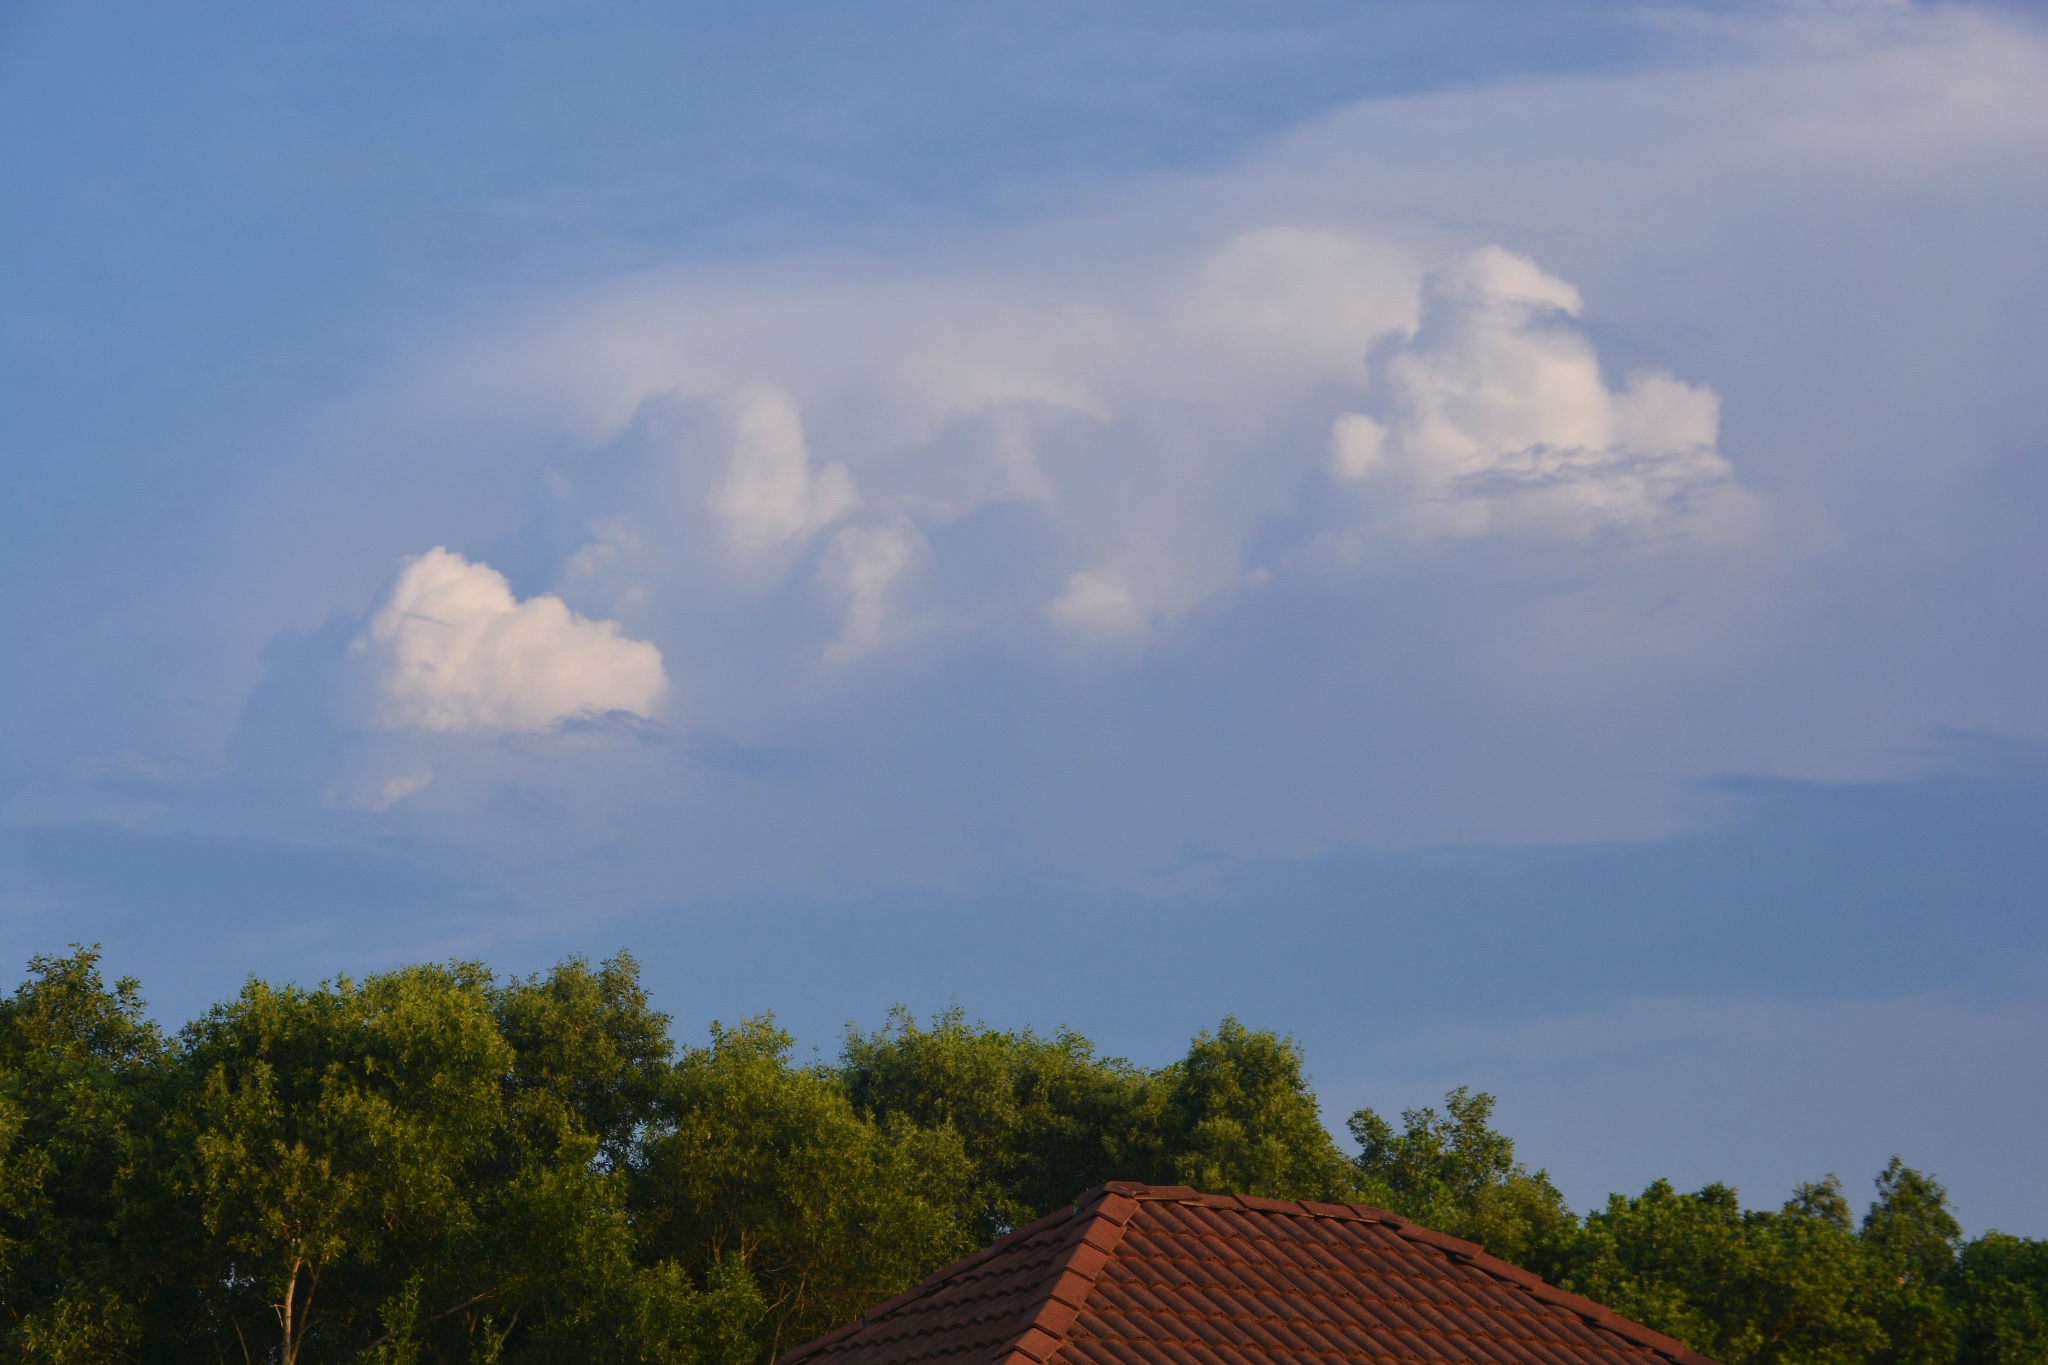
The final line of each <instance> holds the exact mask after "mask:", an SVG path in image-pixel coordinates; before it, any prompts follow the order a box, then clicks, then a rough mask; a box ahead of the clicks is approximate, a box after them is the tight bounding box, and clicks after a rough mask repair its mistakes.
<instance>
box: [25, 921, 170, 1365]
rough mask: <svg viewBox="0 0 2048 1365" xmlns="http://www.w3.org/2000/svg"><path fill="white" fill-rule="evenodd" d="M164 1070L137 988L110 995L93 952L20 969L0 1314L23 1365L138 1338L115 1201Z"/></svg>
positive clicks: (120, 1346) (119, 1203) (142, 1142)
mask: <svg viewBox="0 0 2048 1365" xmlns="http://www.w3.org/2000/svg"><path fill="white" fill-rule="evenodd" d="M163 1060H164V1044H163V1039H162V1037H161V1035H160V1034H159V1033H158V1031H157V1029H156V1027H155V1026H154V1025H152V1024H151V1023H150V1022H149V1021H148V1019H147V1018H146V1017H145V1015H144V1005H143V1000H142V993H141V988H140V986H139V985H138V984H137V983H136V982H135V981H134V980H133V979H131V978H126V977H124V978H122V979H121V980H119V981H116V982H115V983H114V985H113V986H112V988H111V989H110V988H109V987H108V986H107V985H106V983H105V981H104V980H103V978H102V977H101V975H100V970H99V949H98V947H97V946H94V947H90V948H87V947H80V946H78V945H76V944H74V945H73V946H72V951H71V952H70V954H69V955H67V956H63V957H40V956H39V957H35V958H32V959H30V961H29V980H28V981H26V982H24V983H23V984H22V985H21V986H20V987H19V988H17V989H16V991H15V992H14V995H13V997H12V998H11V999H8V1000H5V1001H0V1311H4V1313H5V1325H6V1330H7V1333H8V1337H9V1339H10V1341H11V1342H12V1344H13V1345H14V1347H15V1348H16V1349H17V1350H19V1351H20V1352H21V1353H22V1355H23V1357H24V1358H26V1359H30V1360H50V1361H64V1360H87V1359H110V1358H115V1357H117V1356H118V1355H119V1354H120V1353H121V1352H123V1351H124V1350H125V1349H126V1348H127V1347H128V1346H130V1345H132V1344H133V1343H134V1342H135V1341H136V1339H137V1337H138V1333H139V1327H138V1323H137V1319H136V1313H135V1301H134V1298H135V1296H134V1294H133V1293H132V1292H130V1291H128V1290H125V1289H124V1286H125V1285H127V1284H128V1282H129V1281H130V1280H131V1279H133V1278H134V1275H133V1274H132V1272H133V1269H134V1267H133V1265H132V1262H133V1260H134V1257H133V1254H132V1252H131V1249H130V1248H129V1247H127V1246H126V1245H125V1239H124V1237H123V1235H122V1234H123V1230H124V1229H123V1223H124V1199H123V1195H124V1186H125V1184H126V1183H127V1177H128V1172H129V1171H130V1169H131V1168H132V1167H133V1166H134V1165H135V1164H137V1163H138V1162H140V1161H143V1160H146V1153H147V1151H148V1140H147V1136H146V1130H147V1127H148V1116H147V1114H146V1112H145V1111H146V1107H147V1104H148V1095H149V1091H150V1086H151V1082H152V1079H153V1077H154V1076H155V1074H156V1073H157V1071H158V1069H159V1068H160V1067H161V1065H162V1063H163Z"/></svg>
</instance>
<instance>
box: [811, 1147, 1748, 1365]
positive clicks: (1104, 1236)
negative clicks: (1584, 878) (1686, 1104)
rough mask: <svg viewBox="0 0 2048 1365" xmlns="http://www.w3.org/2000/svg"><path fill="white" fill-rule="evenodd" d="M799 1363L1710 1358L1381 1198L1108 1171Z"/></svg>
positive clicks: (1672, 1363) (1552, 1363)
mask: <svg viewBox="0 0 2048 1365" xmlns="http://www.w3.org/2000/svg"><path fill="white" fill-rule="evenodd" d="M797 1360H803V1361H805V1362H806V1365H1415V1362H1424V1361H1427V1362H1442V1363H1443V1365H1713V1362H1711V1361H1708V1360H1706V1359H1705V1358H1704V1357H1702V1356H1699V1355H1696V1354H1695V1353H1693V1352H1692V1351H1689V1350H1687V1349H1686V1348H1685V1347H1684V1346H1682V1345H1680V1344H1679V1343H1678V1342H1675V1341H1672V1340H1671V1339H1670V1338H1668V1337H1664V1336H1661V1335H1660V1334H1658V1333H1656V1332H1653V1331H1651V1330H1650V1329H1648V1328H1646V1327H1643V1326H1641V1325H1640V1324H1637V1323H1633V1322H1629V1321H1628V1320H1626V1319H1624V1318H1620V1317H1617V1316H1615V1315H1614V1314H1613V1313H1612V1312H1610V1311H1609V1310H1607V1309H1606V1308H1604V1307H1602V1306H1601V1305H1599V1304H1596V1303H1593V1302H1591V1301H1590V1300H1587V1299H1582V1298H1580V1297H1578V1296H1577V1295H1575V1294H1568V1293H1566V1292H1564V1291H1563V1290H1560V1289H1556V1288H1554V1287H1552V1286H1550V1285H1547V1284H1545V1283H1543V1281H1542V1280H1540V1279H1538V1278H1537V1277H1536V1276H1534V1275H1531V1274H1530V1273H1529V1272H1527V1271H1525V1270H1521V1269H1518V1268H1516V1267H1514V1266H1511V1265H1508V1264H1507V1263H1505V1262H1503V1261H1500V1260H1497V1259H1495V1258H1494V1257H1491V1256H1488V1255H1487V1254H1486V1253H1485V1251H1484V1250H1483V1249H1481V1248H1480V1247H1478V1246H1475V1245H1474V1244H1472V1243H1470V1242H1464V1241H1460V1240H1459V1239H1457V1238H1455V1237H1448V1236H1445V1235H1444V1234H1443V1233H1440V1232H1435V1231H1432V1230H1431V1229H1429V1228H1424V1227H1419V1226H1417V1225H1416V1224H1413V1223H1409V1222H1407V1221H1405V1220H1403V1219H1401V1218H1398V1217H1396V1216H1395V1215H1393V1214H1391V1213H1388V1212H1387V1211H1385V1210H1384V1209H1374V1208H1368V1207H1365V1206H1363V1205H1348V1204H1320V1203H1312V1202H1299V1203H1297V1202H1292V1201H1287V1200H1279V1199H1262V1198H1257V1197H1254V1196H1251V1195H1205V1194H1202V1193H1199V1192H1198V1191H1195V1190H1192V1189H1189V1188H1187V1187H1186V1186H1182V1185H1163V1186H1162V1185H1155V1186H1146V1185H1136V1184H1131V1183H1129V1182H1126V1181H1116V1182H1112V1183H1110V1184H1108V1185H1105V1186H1102V1187H1099V1188H1098V1189H1095V1190H1091V1191H1089V1192H1088V1193H1087V1194H1084V1195H1082V1196H1081V1197H1080V1198H1079V1199H1078V1200H1076V1201H1075V1204H1074V1207H1073V1208H1071V1209H1062V1210H1060V1211H1058V1212H1056V1213H1053V1214H1051V1215H1049V1216H1048V1217H1045V1218H1041V1219H1039V1220H1038V1221H1037V1222H1035V1223H1033V1224H1031V1225H1030V1226H1028V1227H1023V1228H1019V1229H1017V1230H1016V1231H1015V1232H1012V1233H1010V1234H1008V1235H1007V1236H1005V1237H1003V1238H1001V1239H999V1240H998V1241H997V1242H995V1243H994V1244H993V1245H991V1246H990V1247H988V1248H987V1249H986V1250H984V1251H981V1252H978V1253H976V1254H975V1255H973V1256H970V1257H968V1258H967V1259H966V1260H964V1261H961V1262H959V1263H958V1264H955V1265H951V1266H948V1267H946V1268H945V1269H944V1270H941V1271H939V1272H937V1273H936V1274H934V1275H932V1276H930V1277H929V1278H927V1279H926V1280H925V1281H924V1283H922V1284H920V1285H918V1286H917V1288H915V1289H912V1290H911V1291H909V1292H908V1293H905V1294H899V1295H897V1296H896V1297H895V1298H893V1299H891V1300H889V1301H888V1302H887V1303H883V1304H879V1305H877V1306H876V1307H874V1308H871V1309H869V1310H868V1312H867V1313H865V1314H864V1315H863V1316H862V1317H861V1319H860V1320H859V1321H858V1322H854V1323H849V1324H848V1325H847V1326H845V1327H843V1328H841V1329H840V1330H838V1331H836V1332H833V1333H831V1334H829V1335H827V1336H823V1337H820V1338H818V1339H817V1340H816V1341H813V1342H810V1343H809V1344H807V1345H804V1346H801V1347H798V1348H797V1349H796V1350H794V1351H791V1352H789V1353H788V1354H787V1355H785V1356H784V1357H783V1362H785V1365H786V1363H787V1362H793V1361H797Z"/></svg>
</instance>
